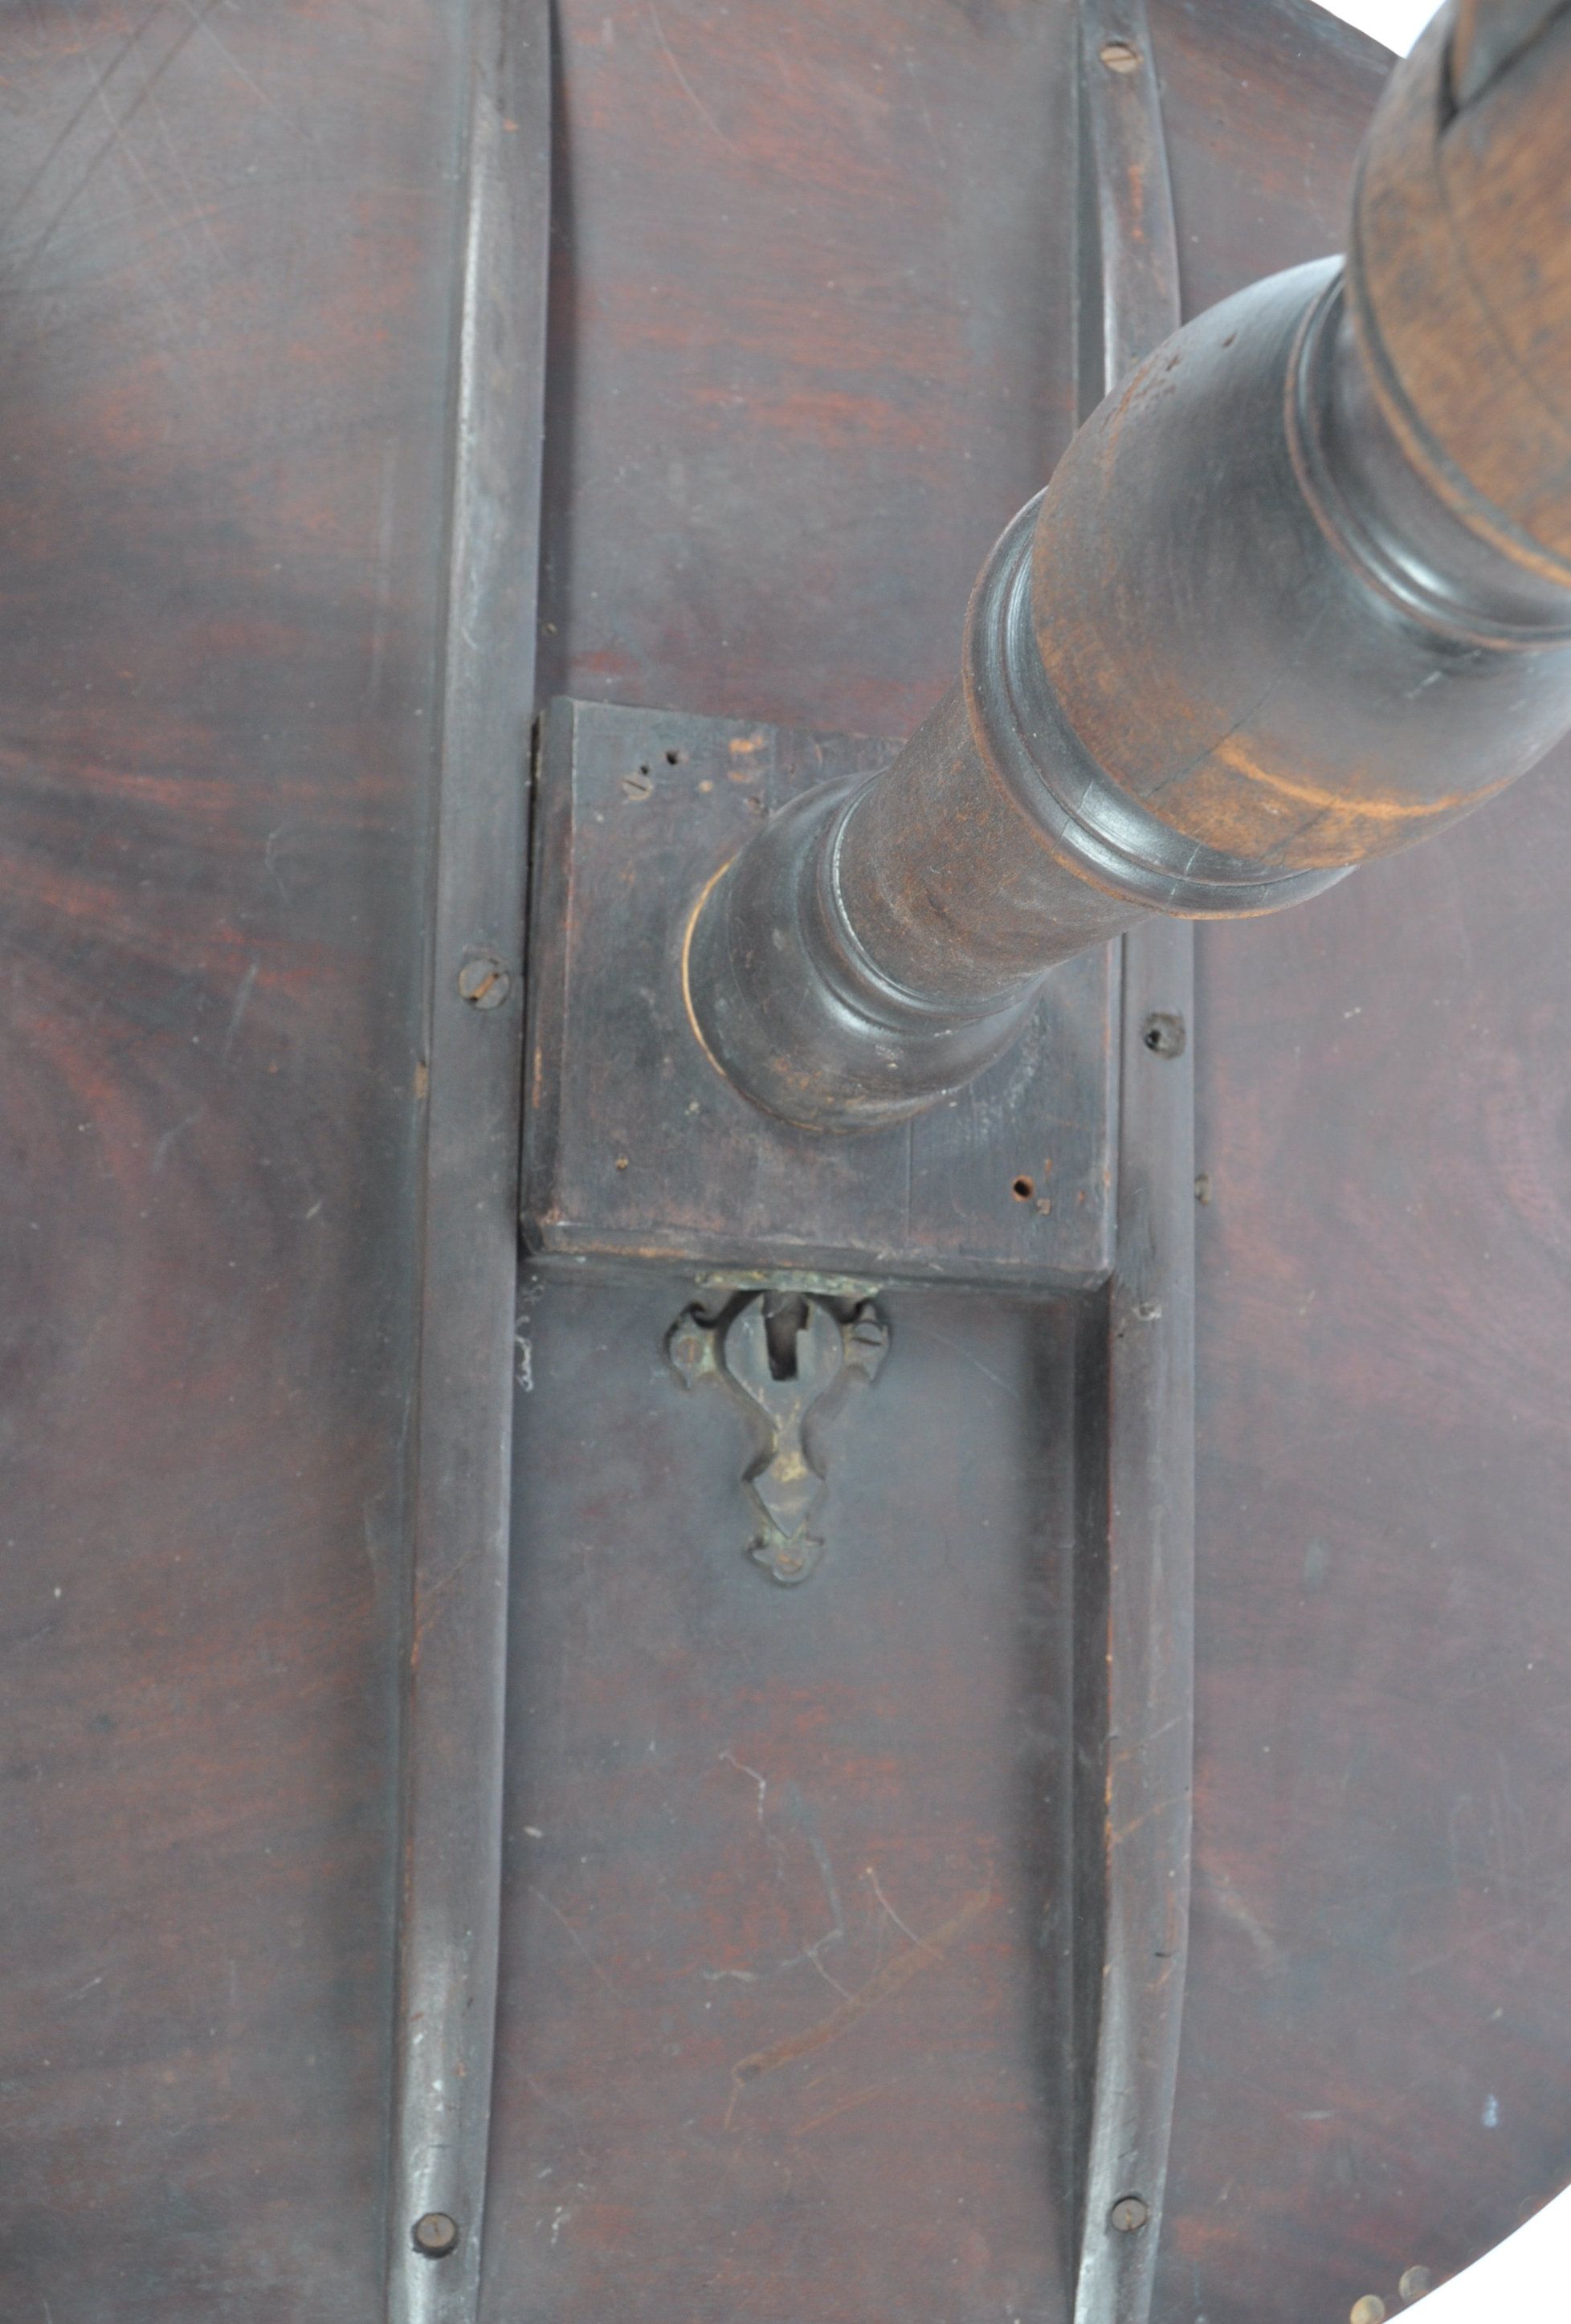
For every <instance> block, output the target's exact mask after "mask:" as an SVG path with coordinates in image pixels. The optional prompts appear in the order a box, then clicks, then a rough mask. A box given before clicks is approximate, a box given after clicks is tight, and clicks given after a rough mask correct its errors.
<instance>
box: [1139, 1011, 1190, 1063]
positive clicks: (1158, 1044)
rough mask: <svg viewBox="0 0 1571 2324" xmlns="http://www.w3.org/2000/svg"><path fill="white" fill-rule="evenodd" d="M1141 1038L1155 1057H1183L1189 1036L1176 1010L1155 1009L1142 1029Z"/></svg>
mask: <svg viewBox="0 0 1571 2324" xmlns="http://www.w3.org/2000/svg"><path fill="white" fill-rule="evenodd" d="M1140 1037H1141V1040H1142V1041H1143V1042H1144V1044H1145V1046H1146V1047H1147V1048H1148V1049H1149V1050H1150V1051H1151V1055H1152V1056H1153V1057H1181V1056H1183V1054H1184V1048H1185V1044H1186V1042H1187V1038H1188V1036H1187V1033H1186V1031H1185V1029H1184V1020H1183V1019H1182V1018H1181V1017H1180V1016H1179V1015H1178V1013H1177V1011H1176V1010H1167V1009H1153V1010H1151V1015H1150V1016H1149V1017H1148V1018H1147V1019H1146V1020H1145V1023H1144V1024H1143V1025H1142V1026H1141V1028H1140Z"/></svg>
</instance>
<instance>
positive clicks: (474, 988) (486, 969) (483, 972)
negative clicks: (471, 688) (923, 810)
mask: <svg viewBox="0 0 1571 2324" xmlns="http://www.w3.org/2000/svg"><path fill="white" fill-rule="evenodd" d="M512 990H513V978H512V976H511V974H510V973H509V972H508V971H507V970H506V969H505V968H504V966H503V964H502V963H501V962H500V961H499V960H498V959H497V957H496V954H494V952H480V953H476V954H475V956H474V958H473V959H472V960H467V961H466V962H465V963H464V965H463V967H462V968H461V969H460V970H459V971H458V998H459V999H460V1001H467V1002H468V1004H469V1006H470V1008H471V1009H500V1008H501V1006H502V1004H503V1002H504V1001H505V1000H506V998H507V996H508V994H509V993H510V992H511V991H512ZM432 2217H433V2218H434V2217H435V2213H434V2212H433V2214H432Z"/></svg>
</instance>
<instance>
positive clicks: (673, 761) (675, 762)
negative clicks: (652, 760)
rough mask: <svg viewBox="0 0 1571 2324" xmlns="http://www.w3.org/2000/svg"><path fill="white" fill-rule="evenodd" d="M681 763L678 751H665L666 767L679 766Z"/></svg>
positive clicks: (680, 755)
mask: <svg viewBox="0 0 1571 2324" xmlns="http://www.w3.org/2000/svg"><path fill="white" fill-rule="evenodd" d="M681 763H682V754H681V752H679V751H668V752H666V764H667V766H668V767H679V766H680V765H681Z"/></svg>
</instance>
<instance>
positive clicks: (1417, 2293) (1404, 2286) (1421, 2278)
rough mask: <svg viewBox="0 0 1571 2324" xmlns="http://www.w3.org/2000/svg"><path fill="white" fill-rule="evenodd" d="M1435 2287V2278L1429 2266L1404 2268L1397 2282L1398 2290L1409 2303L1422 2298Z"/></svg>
mask: <svg viewBox="0 0 1571 2324" xmlns="http://www.w3.org/2000/svg"><path fill="white" fill-rule="evenodd" d="M1434 2289H1435V2279H1434V2277H1433V2276H1432V2275H1431V2274H1430V2273H1429V2271H1428V2268H1427V2267H1405V2268H1403V2270H1402V2273H1401V2278H1400V2282H1398V2284H1397V2290H1398V2291H1399V2292H1400V2293H1401V2295H1402V2298H1403V2299H1404V2300H1405V2301H1408V2302H1409V2305H1410V2304H1411V2303H1412V2301H1415V2300H1422V2298H1423V2296H1424V2294H1425V2292H1433V2291H1434Z"/></svg>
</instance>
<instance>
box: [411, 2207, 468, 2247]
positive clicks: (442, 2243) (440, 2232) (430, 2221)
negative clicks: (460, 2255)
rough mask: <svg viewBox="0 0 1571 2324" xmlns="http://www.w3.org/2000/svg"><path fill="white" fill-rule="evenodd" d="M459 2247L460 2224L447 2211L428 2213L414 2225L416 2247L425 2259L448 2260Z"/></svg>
mask: <svg viewBox="0 0 1571 2324" xmlns="http://www.w3.org/2000/svg"><path fill="white" fill-rule="evenodd" d="M457 2245H458V2222H457V2219H450V2218H448V2215H447V2213H446V2211H428V2212H427V2213H426V2215H425V2217H424V2218H423V2219H417V2220H416V2221H415V2223H414V2247H415V2249H416V2251H417V2252H419V2253H420V2255H421V2257H422V2258H424V2259H446V2258H447V2256H448V2253H449V2252H451V2251H456V2250H457Z"/></svg>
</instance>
